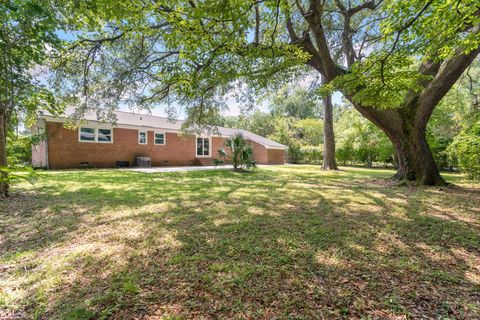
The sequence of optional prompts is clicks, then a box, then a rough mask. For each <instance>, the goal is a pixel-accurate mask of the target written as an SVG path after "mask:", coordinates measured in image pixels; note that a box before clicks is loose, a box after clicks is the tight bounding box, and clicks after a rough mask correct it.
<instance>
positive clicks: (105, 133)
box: [97, 129, 112, 142]
mask: <svg viewBox="0 0 480 320" xmlns="http://www.w3.org/2000/svg"><path fill="white" fill-rule="evenodd" d="M97 141H98V142H112V130H111V129H98V133H97Z"/></svg>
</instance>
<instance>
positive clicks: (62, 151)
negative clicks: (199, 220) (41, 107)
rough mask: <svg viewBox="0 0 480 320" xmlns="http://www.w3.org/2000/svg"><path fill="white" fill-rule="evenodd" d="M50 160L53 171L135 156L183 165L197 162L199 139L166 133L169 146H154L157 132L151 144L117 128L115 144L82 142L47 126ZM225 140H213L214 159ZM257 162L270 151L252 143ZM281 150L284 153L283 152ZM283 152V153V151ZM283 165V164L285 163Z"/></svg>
mask: <svg viewBox="0 0 480 320" xmlns="http://www.w3.org/2000/svg"><path fill="white" fill-rule="evenodd" d="M47 136H48V159H49V164H50V168H51V169H61V168H78V167H79V166H80V163H81V162H88V163H89V165H90V166H92V167H114V166H115V162H116V161H123V160H125V161H130V165H133V164H134V163H135V157H138V156H147V157H150V158H151V159H152V166H162V165H163V166H183V165H192V164H193V163H194V162H195V159H196V157H195V150H196V143H195V136H193V135H188V136H179V135H178V134H177V133H168V132H167V133H166V137H165V138H166V144H165V145H155V144H154V131H148V144H146V145H141V144H138V130H136V129H122V128H114V129H113V143H97V142H79V141H78V130H69V129H65V128H63V125H62V124H61V123H55V122H48V123H47ZM224 141H225V139H224V138H222V137H212V147H211V157H212V158H218V152H217V150H218V149H219V148H221V147H224ZM252 144H253V145H254V154H255V160H256V161H257V162H258V163H268V157H267V149H265V147H264V146H262V145H260V144H258V143H255V142H252ZM280 151H281V150H280ZM282 152H283V151H282ZM282 163H283V162H282Z"/></svg>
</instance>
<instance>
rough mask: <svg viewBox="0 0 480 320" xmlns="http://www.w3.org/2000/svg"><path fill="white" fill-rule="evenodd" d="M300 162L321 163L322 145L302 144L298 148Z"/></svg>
mask: <svg viewBox="0 0 480 320" xmlns="http://www.w3.org/2000/svg"><path fill="white" fill-rule="evenodd" d="M300 153H301V162H302V163H308V164H321V163H322V162H323V147H322V146H304V147H301V148H300Z"/></svg>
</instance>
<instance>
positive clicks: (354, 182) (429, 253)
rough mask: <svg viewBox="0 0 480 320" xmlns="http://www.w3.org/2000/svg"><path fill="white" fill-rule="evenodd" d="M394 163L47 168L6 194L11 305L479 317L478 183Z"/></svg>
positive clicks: (68, 311)
mask: <svg viewBox="0 0 480 320" xmlns="http://www.w3.org/2000/svg"><path fill="white" fill-rule="evenodd" d="M390 175H392V171H388V170H378V169H375V170H368V169H361V168H344V169H343V170H342V171H339V172H323V171H321V170H320V169H319V168H318V167H316V166H278V167H266V168H261V169H258V170H257V171H256V172H254V173H251V174H242V173H236V172H231V171H224V170H217V171H197V172H183V173H182V172H175V173H158V174H145V173H136V172H131V171H124V170H91V171H51V172H41V173H40V180H39V182H38V183H37V184H35V185H34V186H31V185H28V184H26V183H25V184H23V183H22V184H18V185H15V186H14V193H13V196H12V197H11V199H9V200H6V201H3V202H0V210H1V212H2V214H1V215H0V318H2V319H8V318H12V319H16V318H38V319H47V318H48V319H92V318H93V319H111V318H113V319H131V318H135V319H139V318H146V319H194V318H195V319H213V318H234V319H247V318H248V319H258V318H264V319H272V318H278V319H312V318H358V319H404V318H419V317H425V318H437V319H478V318H480V186H479V185H478V184H474V183H472V182H468V181H467V180H464V179H463V178H462V177H461V176H459V175H451V174H449V175H446V178H447V180H449V181H450V182H454V183H455V184H456V186H454V187H449V188H424V187H412V186H407V187H395V186H394V185H391V184H390V183H388V182H387V181H385V180H384V179H383V178H385V177H388V176H390Z"/></svg>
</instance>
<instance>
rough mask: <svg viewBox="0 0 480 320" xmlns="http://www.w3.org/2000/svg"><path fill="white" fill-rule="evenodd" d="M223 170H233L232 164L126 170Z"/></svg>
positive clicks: (143, 171) (152, 171) (150, 171)
mask: <svg viewBox="0 0 480 320" xmlns="http://www.w3.org/2000/svg"><path fill="white" fill-rule="evenodd" d="M221 169H233V166H232V165H231V164H226V165H224V166H183V167H152V168H128V169H125V170H131V171H135V172H142V173H158V172H178V171H202V170H221Z"/></svg>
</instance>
